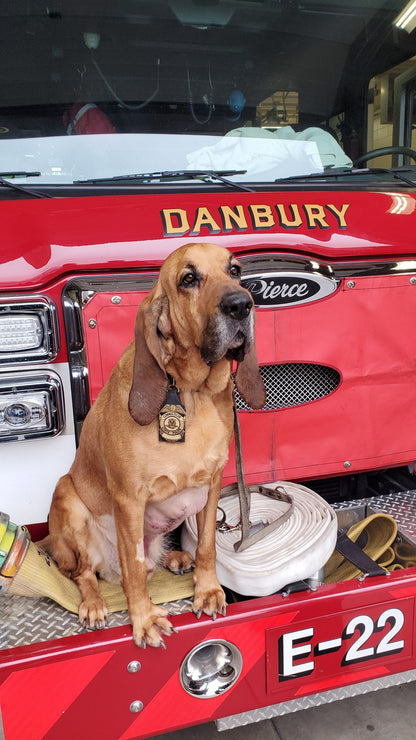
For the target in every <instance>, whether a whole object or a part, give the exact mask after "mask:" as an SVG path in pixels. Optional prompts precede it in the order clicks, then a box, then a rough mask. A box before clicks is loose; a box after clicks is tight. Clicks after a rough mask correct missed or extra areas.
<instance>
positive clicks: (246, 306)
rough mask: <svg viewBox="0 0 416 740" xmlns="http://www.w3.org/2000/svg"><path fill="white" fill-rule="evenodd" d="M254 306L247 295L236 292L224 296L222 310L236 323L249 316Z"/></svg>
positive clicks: (221, 304)
mask: <svg viewBox="0 0 416 740" xmlns="http://www.w3.org/2000/svg"><path fill="white" fill-rule="evenodd" d="M252 305H253V302H252V300H251V298H250V296H249V295H247V293H244V292H242V291H235V292H234V293H228V294H227V295H225V296H223V298H222V299H221V303H220V308H221V311H222V312H223V314H225V315H226V316H230V318H232V319H235V320H236V321H242V319H245V318H246V317H247V316H248V315H249V313H250V311H251V307H252Z"/></svg>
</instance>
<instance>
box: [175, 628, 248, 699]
mask: <svg viewBox="0 0 416 740" xmlns="http://www.w3.org/2000/svg"><path fill="white" fill-rule="evenodd" d="M242 667H243V658H242V655H241V653H240V651H239V649H238V648H237V647H236V646H235V645H233V644H232V643H231V642H227V640H207V642H202V643H201V644H200V645H197V646H196V647H195V648H193V650H191V652H190V653H188V655H187V656H186V658H185V659H184V661H183V663H182V665H181V670H180V680H181V684H182V686H183V688H184V689H185V691H187V692H188V694H191V696H198V697H200V698H202V699H209V698H211V697H213V696H218V695H219V694H223V693H224V691H228V689H230V688H231V687H232V686H233V685H234V684H235V682H236V681H237V679H238V677H239V676H240V674H241V669H242Z"/></svg>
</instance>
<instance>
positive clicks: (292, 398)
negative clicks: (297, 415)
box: [235, 362, 341, 411]
mask: <svg viewBox="0 0 416 740" xmlns="http://www.w3.org/2000/svg"><path fill="white" fill-rule="evenodd" d="M260 375H261V377H262V378H263V382H264V385H265V386H266V392H267V401H266V405H265V407H264V408H265V409H280V408H286V407H288V406H299V405H300V404H302V403H309V402H310V401H316V400H317V399H318V398H323V397H324V396H327V395H328V394H329V393H332V391H334V390H335V389H336V388H337V387H338V385H339V384H340V382H341V376H340V374H339V373H338V372H337V371H336V370H334V368H332V367H327V366H326V365H314V364H310V363H295V362H288V363H282V364H280V365H262V366H261V367H260ZM235 402H236V407H237V409H238V410H239V411H244V410H248V409H249V406H247V405H246V404H245V403H244V401H243V399H242V398H241V396H240V395H239V394H238V392H237V391H236V394H235Z"/></svg>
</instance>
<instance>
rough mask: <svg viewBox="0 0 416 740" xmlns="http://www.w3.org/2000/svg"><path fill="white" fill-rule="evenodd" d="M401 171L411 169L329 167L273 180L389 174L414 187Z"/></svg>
mask: <svg viewBox="0 0 416 740" xmlns="http://www.w3.org/2000/svg"><path fill="white" fill-rule="evenodd" d="M403 172H411V170H396V169H392V168H389V167H371V168H368V167H366V168H363V169H354V168H352V169H350V168H348V169H343V168H337V169H330V170H324V171H323V172H312V173H311V174H309V175H290V177H280V178H279V179H278V180H275V182H290V181H291V180H294V181H296V180H327V179H328V178H337V177H351V176H354V175H383V174H387V175H391V176H392V177H394V178H395V179H396V180H401V181H402V182H405V183H406V184H407V185H410V186H411V187H412V188H416V181H414V180H410V178H408V177H405V175H403V174H402V173H403Z"/></svg>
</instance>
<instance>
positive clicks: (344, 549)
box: [335, 531, 389, 576]
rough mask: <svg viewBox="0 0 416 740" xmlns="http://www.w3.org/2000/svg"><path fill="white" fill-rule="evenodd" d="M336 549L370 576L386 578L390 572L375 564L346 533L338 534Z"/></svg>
mask: <svg viewBox="0 0 416 740" xmlns="http://www.w3.org/2000/svg"><path fill="white" fill-rule="evenodd" d="M335 549H336V550H338V552H339V553H340V554H341V555H343V556H344V558H346V559H347V560H349V561H350V563H352V564H353V565H355V567H356V568H358V570H361V572H362V573H364V574H365V575H368V576H380V575H382V576H385V575H389V572H388V571H387V570H386V569H385V568H382V566H381V565H379V564H378V563H376V562H375V560H373V559H372V558H370V556H369V555H367V553H366V552H364V550H362V549H361V547H360V546H359V545H357V543H356V542H353V541H352V540H350V538H349V537H348V535H347V533H346V532H340V531H339V532H338V537H337V544H336V545H335Z"/></svg>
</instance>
